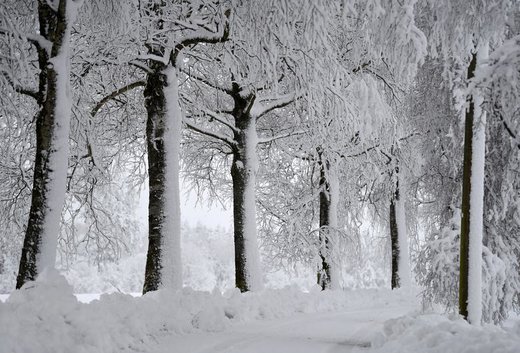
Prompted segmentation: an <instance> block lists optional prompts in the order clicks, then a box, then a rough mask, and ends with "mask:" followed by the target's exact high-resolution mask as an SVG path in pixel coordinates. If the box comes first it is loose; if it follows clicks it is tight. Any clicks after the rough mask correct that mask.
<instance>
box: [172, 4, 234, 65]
mask: <svg viewBox="0 0 520 353" xmlns="http://www.w3.org/2000/svg"><path fill="white" fill-rule="evenodd" d="M230 14H231V10H230V9H227V10H226V11H224V18H225V19H224V26H223V27H222V30H217V31H216V32H212V31H210V30H208V29H207V28H205V27H202V26H200V27H201V29H200V30H199V31H196V32H195V33H193V34H191V35H187V36H185V37H184V38H183V39H182V40H181V41H180V42H179V43H177V45H175V47H174V49H173V51H172V52H171V55H170V62H171V63H172V64H173V65H174V66H176V67H178V66H180V65H178V64H179V63H178V62H177V60H178V58H179V54H180V52H181V51H182V50H183V49H184V48H186V47H188V46H191V45H195V44H199V43H207V44H216V43H222V42H225V41H227V40H228V39H229V16H230Z"/></svg>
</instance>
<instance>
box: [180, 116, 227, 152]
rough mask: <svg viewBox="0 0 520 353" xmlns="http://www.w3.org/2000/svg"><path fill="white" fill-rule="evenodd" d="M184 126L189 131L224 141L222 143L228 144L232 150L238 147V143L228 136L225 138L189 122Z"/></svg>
mask: <svg viewBox="0 0 520 353" xmlns="http://www.w3.org/2000/svg"><path fill="white" fill-rule="evenodd" d="M184 124H185V125H186V127H187V128H188V129H190V130H193V131H195V132H197V133H199V134H202V135H206V136H209V137H212V138H214V139H217V140H219V141H222V142H224V143H226V144H227V145H229V147H231V148H232V149H235V148H236V146H237V144H236V142H235V141H234V140H232V139H231V138H229V137H228V136H224V135H221V134H219V133H217V132H213V131H209V130H206V129H205V128H203V127H200V126H197V125H194V124H191V123H189V122H187V121H184Z"/></svg>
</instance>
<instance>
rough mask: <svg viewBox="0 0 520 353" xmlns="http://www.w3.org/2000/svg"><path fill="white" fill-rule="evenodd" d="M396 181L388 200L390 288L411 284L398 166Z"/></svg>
mask: <svg viewBox="0 0 520 353" xmlns="http://www.w3.org/2000/svg"><path fill="white" fill-rule="evenodd" d="M395 174H396V176H397V179H398V180H397V182H396V185H395V191H394V195H393V197H392V199H391V200H390V212H389V213H390V214H389V216H390V244H391V253H392V254H391V255H392V279H391V286H392V289H396V288H401V287H409V286H410V285H411V272H410V257H409V256H410V255H409V253H408V235H407V231H406V215H405V209H404V198H403V197H402V193H403V192H402V186H401V185H400V183H399V177H400V175H399V168H398V167H396V168H395Z"/></svg>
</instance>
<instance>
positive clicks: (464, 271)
mask: <svg viewBox="0 0 520 353" xmlns="http://www.w3.org/2000/svg"><path fill="white" fill-rule="evenodd" d="M476 66H477V54H476V53H475V54H473V56H472V58H471V62H470V64H469V67H468V73H467V78H468V80H469V79H471V78H473V77H474V75H475V68H476ZM474 118H475V105H474V102H473V99H471V100H470V101H469V107H468V109H467V110H466V116H465V126H464V169H463V175H462V207H461V211H462V220H461V226H460V277H459V314H460V315H462V317H464V318H465V319H467V317H468V280H469V276H468V275H469V241H470V239H469V230H470V211H471V202H470V201H471V173H472V153H473V122H474Z"/></svg>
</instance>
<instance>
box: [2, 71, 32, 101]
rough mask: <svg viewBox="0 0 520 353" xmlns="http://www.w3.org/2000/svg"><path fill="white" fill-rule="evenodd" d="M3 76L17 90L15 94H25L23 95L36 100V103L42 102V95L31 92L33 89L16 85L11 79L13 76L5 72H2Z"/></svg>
mask: <svg viewBox="0 0 520 353" xmlns="http://www.w3.org/2000/svg"><path fill="white" fill-rule="evenodd" d="M2 74H3V76H4V77H5V79H6V81H7V82H8V83H9V84H10V85H11V87H12V88H13V89H14V90H15V92H18V93H20V94H23V95H25V96H28V97H31V98H34V99H35V100H36V102H40V93H39V92H37V91H34V90H31V89H28V88H24V87H22V86H20V85H18V84H16V83H15V82H14V81H13V79H12V78H11V76H10V75H9V74H8V73H7V72H5V71H2Z"/></svg>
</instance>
